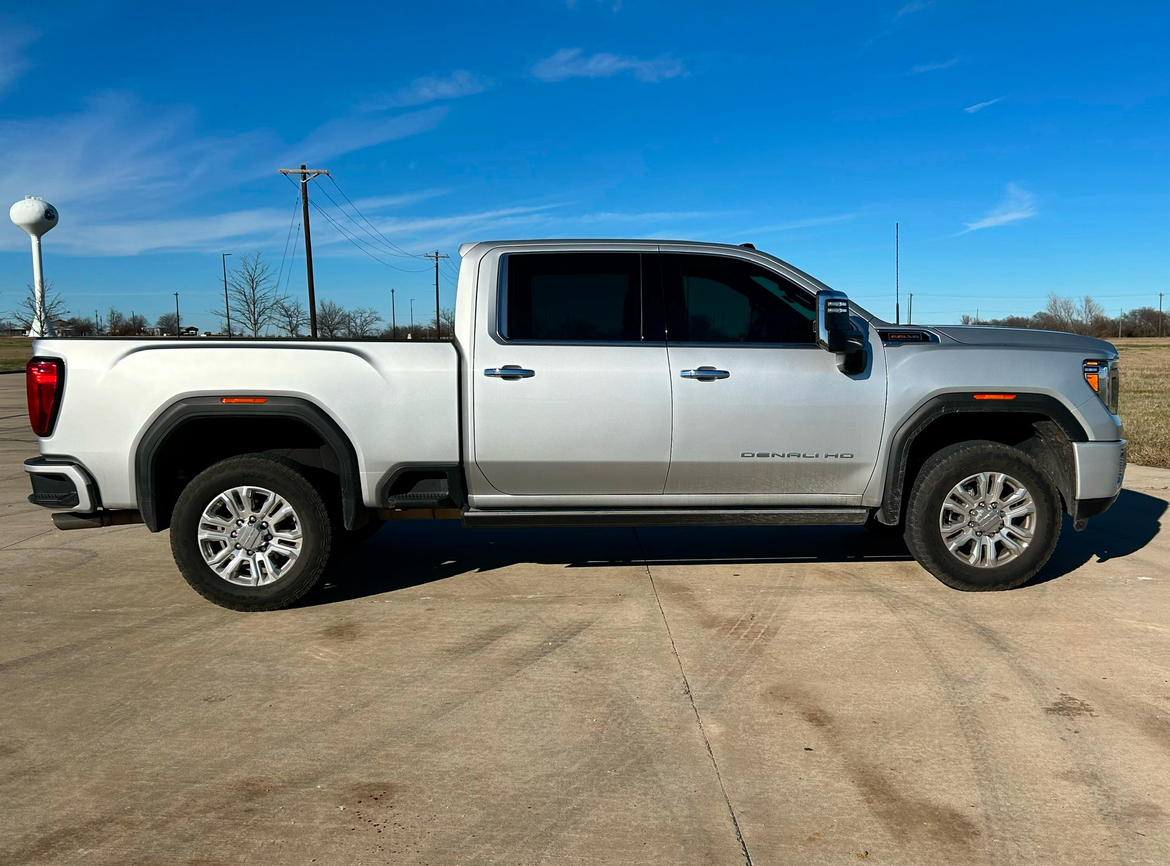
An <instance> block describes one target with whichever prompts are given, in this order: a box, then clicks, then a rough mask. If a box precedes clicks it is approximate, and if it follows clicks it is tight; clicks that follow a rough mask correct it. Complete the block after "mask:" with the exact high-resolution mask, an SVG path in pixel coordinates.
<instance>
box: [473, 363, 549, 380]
mask: <svg viewBox="0 0 1170 866" xmlns="http://www.w3.org/2000/svg"><path fill="white" fill-rule="evenodd" d="M483 374H484V375H485V376H491V377H492V378H493V379H531V378H532V377H533V376H535V375H536V371H535V370H525V369H524V368H523V367H517V366H516V365H515V364H505V365H504V366H503V367H488V368H487V369H486V370H484V371H483Z"/></svg>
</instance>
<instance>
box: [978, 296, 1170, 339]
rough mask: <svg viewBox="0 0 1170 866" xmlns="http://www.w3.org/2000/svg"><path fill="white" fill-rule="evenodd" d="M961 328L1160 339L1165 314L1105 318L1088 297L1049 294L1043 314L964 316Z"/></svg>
mask: <svg viewBox="0 0 1170 866" xmlns="http://www.w3.org/2000/svg"><path fill="white" fill-rule="evenodd" d="M960 321H961V322H962V324H964V325H998V326H1000V327H1004V328H1038V329H1042V330H1046V331H1068V332H1070V333H1073V334H1082V335H1084V336H1086V337H1101V338H1103V339H1108V338H1109V337H1161V336H1164V335H1166V334H1167V333H1168V330H1167V327H1166V324H1167V323H1166V314H1165V313H1161V312H1159V311H1158V310H1157V309H1155V308H1154V307H1136V308H1135V309H1132V310H1126V311H1124V312H1121V311H1119V314H1118V315H1116V316H1109V315H1108V314H1106V312H1105V308H1104V307H1103V306H1102V305H1101V304H1100V303H1098V302H1097V301H1095V300H1093V298H1092V296H1091V295H1085V296H1083V297H1080V298H1065V297H1061V296H1060V295H1058V294H1056V293H1055V292H1051V293H1049V295H1048V301H1047V303H1046V304H1045V306H1044V309H1043V310H1040V311H1038V312H1035V313H1033V314H1032V315H1030V316H1005V317H1003V318H1002V319H982V318H979V317H978V316H968V315H964V316H963V317H962V319H961V320H960Z"/></svg>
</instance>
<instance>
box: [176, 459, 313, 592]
mask: <svg viewBox="0 0 1170 866" xmlns="http://www.w3.org/2000/svg"><path fill="white" fill-rule="evenodd" d="M242 485H255V486H258V487H265V488H267V489H269V490H272V491H274V492H276V493H278V494H279V495H280V496H282V497H285V498H286V499H288V501H289V504H291V505H292V507H293V510H294V511H296V513H297V517H298V518H299V521H300V527H301V535H302V539H303V541H302V547H301V553H300V556H298V557H297V560H296V562H294V563H293V566H292V568H291V569H289V572H288V574H286V575H283V576H282V577H280V578H279V579H278V580H276V581H274V582H273V583H270V584H267V585H265V586H255V587H253V586H239V585H236V584H234V583H230V582H229V581H227V580H224V579H223V578H221V577H220V576H219V575H217V574H216V573H215V572H214V571H212V570H211V568H210V566H208V565H207V563H206V562H205V561H204V559H203V555H202V553H201V552H200V550H199V541H198V528H199V521H200V518H201V517H202V514H203V509H204V508H206V507H207V505H208V504H209V503H210V502H211V501H212V500H213V499H214V498H215V497H216V496H218V495H219V494H220V493H223V492H224V491H225V490H229V489H231V488H233V487H239V486H242ZM331 541H332V535H331V527H330V520H329V512H328V509H327V508H326V506H325V503H324V502H323V501H322V499H321V496H320V494H319V493H318V492H317V490H316V489H315V488H314V487H313V485H312V484H311V483H309V481H308V479H307V478H305V477H304V475H302V474H301V473H300V472H299V471H297V469H296V464H294V463H292V462H291V461H286V460H281V459H274V458H271V457H267V456H260V455H245V456H241V457H232V458H229V459H227V460H223V461H221V462H219V463H216V464H214V465H213V466H210V467H208V468H207V469H205V470H204V471H203V472H201V473H199V475H197V476H196V477H195V478H194V479H192V480H191V482H190V483H189V484H188V485H187V486H186V488H184V490H183V492H182V494H181V495H180V496H179V500H178V502H177V503H176V504H175V509H174V512H173V513H172V516H171V551H172V553H173V554H174V557H175V563H176V564H177V565H178V567H179V571H180V572H181V573H182V575H183V577H184V578H185V579H186V581H187V582H188V583H189V584H190V585H191V586H192V588H193V589H195V591H196V592H198V593H199V594H200V595H202V596H203V597H204V598H206V599H208V600H210V601H213V602H215V603H216V604H218V605H220V606H222V607H227V608H231V609H232V610H245V611H251V610H275V609H278V608H282V607H287V606H289V605H291V604H293V603H294V602H295V601H297V600H298V599H299V598H301V597H302V596H303V595H304V594H305V593H307V592H308V591H309V590H310V589H312V588H313V586H314V585H315V584H316V583H317V581H318V580H320V578H321V576H322V574H323V573H324V571H325V567H326V565H327V564H328V561H329V554H330V548H331Z"/></svg>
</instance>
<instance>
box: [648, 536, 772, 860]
mask: <svg viewBox="0 0 1170 866" xmlns="http://www.w3.org/2000/svg"><path fill="white" fill-rule="evenodd" d="M634 538H635V539H636V540H637V542H638V549H639V551H640V552H641V554H642V564H643V566H644V567H645V569H646V577H647V578H649V580H650V589H651V590H652V591H653V592H654V601H655V603H656V604H657V605H658V613H659V614H661V615H662V624H663V625H664V626H665V627H666V637H667V639H668V640H669V641H670V651H671V653H672V654H673V655H674V660H675V662H676V663H677V664H678V672H679V676H681V677H682V682H683V690H684V691H685V692H686V695H687V700H688V701H690V703H691V712H693V713H694V714H695V723H696V724H697V725H698V726H699V736H701V737H702V738H703V746H704V748H706V750H707V758H708V759H709V760H710V761H711V769H712V770H714V771H715V781H716V782H718V783H719V792H720V793H721V794H722V795H723V802H724V804H725V805H726V806H727V816H728V817H729V818H730V819H731V826H732V829H734V830H735V841H736V842H738V843H739V850H740V853H741V854H742V855H743V862H744V863H745V864H746V866H753V864H752V855H751V853H750V852H749V851H748V847H747V842H745V841H744V838H743V830H742V829H741V828H740V826H739V818H737V817H736V815H735V807H734V806H733V805H732V804H731V797H730V796H729V795H728V793H727V788H726V786H725V785H724V784H723V774H722V773H720V772H719V762H718V761H716V760H715V752H714V751H713V750H712V748H711V740H710V738H708V736H707V729H706V727H705V726H704V725H703V717H702V715H700V713H699V707H698V705H697V704H696V703H695V693H694V691H692V690H691V683H690V680H688V679H687V672H686V668H684V667H683V663H682V656H680V655H679V654H678V646H677V645H676V644H675V642H674V633H673V632H672V631H671V630H670V620H668V619H667V618H666V610H665V608H663V606H662V598H661V596H659V594H658V584H656V583H655V582H654V573H653V572H652V571H651V570H650V561H649V560H648V559H647V557H646V550H645V548H644V547H642V537H641V536H640V535H639V534H638V530H637V528H635V529H634Z"/></svg>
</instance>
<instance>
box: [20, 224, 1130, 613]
mask: <svg viewBox="0 0 1170 866" xmlns="http://www.w3.org/2000/svg"><path fill="white" fill-rule="evenodd" d="M460 254H461V256H462V266H461V269H460V273H459V285H458V299H457V302H456V310H455V338H454V340H453V341H450V342H447V341H444V342H418V341H404V340H403V341H390V340H346V341H334V340H301V339H297V340H271V339H268V340H249V339H232V340H226V339H222V340H221V339H215V338H210V339H203V340H196V339H192V340H167V339H109V338H95V339H46V340H38V341H36V343H35V346H34V353H35V357H34V359H33V360H32V361H31V362H30V363H29V366H28V374H27V377H28V395H29V416H30V419H31V422H32V425H33V428H34V430H35V431H36V433H37V435H38V436H40V451H41V456H39V457H35V458H33V459H31V460H28V461H27V462H26V463H25V469H26V471H27V472H28V473H29V475H30V477H31V481H32V488H33V493H32V496H30V497H29V498H30V500H31V501H32V502H34V503H36V504H38V505H43V506H46V507H49V508H56V509H59V510H61V513H58V514H54V515H53V519H54V522H55V523H56V525H57V526H58V527H59V528H61V529H75V528H84V527H97V526H109V525H112V524H124V523H138V522H141V523H145V524H146V527H147V529H149V530H150V531H152V532H158V531H161V530H164V529H168V528H169V529H170V539H171V548H172V550H173V552H174V557H175V561H176V563H177V564H178V567H179V571H180V572H182V574H183V576H184V577H185V578H186V579H187V581H188V582H189V583H190V584H191V586H192V587H194V588H195V589H196V590H197V591H198V592H199V593H201V594H202V595H204V596H205V597H207V598H208V599H210V600H211V601H213V602H215V603H217V604H221V605H224V606H225V607H230V608H234V609H237V610H267V609H274V608H279V607H284V606H287V605H289V604H292V603H293V602H295V601H296V600H297V599H299V598H300V597H302V596H303V595H304V594H305V593H306V592H308V591H309V589H310V588H311V587H312V586H313V585H314V584H315V583H316V582H317V580H318V579H319V578H320V577H321V575H322V573H323V572H324V570H325V569H326V567H327V565H328V563H329V560H330V555H331V553H332V552H335V551H337V550H338V549H340V548H343V547H344V546H346V545H350V544H354V543H358V542H360V541H361V540H363V539H364V538H366V537H368V536H369V535H370V534H372V533H373V532H375V531H376V530H377V528H378V527H379V526H380V525H381V524H382V522H383V521H385V520H392V519H411V518H419V517H423V518H456V519H460V520H462V521H463V524H464V525H465V526H471V527H475V526H618V525H620V526H643V525H664V524H670V525H678V524H693V525H700V526H710V525H716V524H868V525H870V526H871V527H873V528H874V529H877V530H882V529H883V528H884V529H895V530H896V531H898V532H901V533H903V534H904V537H905V540H906V544H907V545H908V546H909V549H910V551H911V552H912V553H913V555H914V557H915V558H916V559H917V560H918V562H920V563H921V564H922V565H923V567H925V568H926V569H927V570H928V571H930V572H931V573H932V574H934V575H935V576H936V577H938V578H939V579H940V580H941V581H943V582H944V583H945V584H947V585H948V586H951V587H954V588H956V589H962V590H994V589H1009V588H1012V587H1015V586H1019V585H1020V584H1022V583H1024V582H1025V581H1027V580H1028V579H1029V578H1031V577H1032V576H1033V575H1035V574H1036V573H1037V572H1038V571H1039V570H1040V569H1041V568H1042V567H1043V566H1044V564H1045V563H1046V562H1047V560H1048V558H1049V556H1050V555H1051V554H1052V551H1053V549H1054V548H1055V546H1056V543H1057V539H1058V537H1059V534H1060V528H1061V522H1062V512H1067V513H1068V514H1069V515H1070V516H1071V518H1072V522H1073V525H1074V526H1075V527H1076V528H1077V529H1078V530H1079V529H1082V528H1084V526H1085V523H1086V521H1087V520H1088V519H1089V518H1090V517H1092V516H1093V515H1096V514H1100V513H1101V512H1103V511H1104V510H1105V509H1107V508H1108V507H1109V506H1110V504H1111V503H1112V502H1113V501H1114V499H1115V498H1116V497H1117V495H1118V492H1119V490H1120V488H1121V482H1122V475H1123V473H1124V469H1125V441H1124V440H1123V439H1122V429H1121V420H1120V418H1118V415H1117V390H1118V379H1117V352H1116V350H1115V349H1114V347H1113V346H1112V345H1110V344H1109V343H1107V342H1104V341H1101V340H1095V339H1090V338H1087V337H1079V336H1074V335H1071V334H1064V333H1053V332H1044V331H1017V330H1008V329H998V328H978V327H974V328H973V327H922V326H900V325H892V324H890V323H888V322H883V321H881V320H880V319H878V318H876V317H875V316H873V315H871V314H870V313H868V312H866V311H865V310H863V309H861V308H860V307H858V306H857V305H856V304H854V303H852V302H850V301H849V300H848V299H847V298H846V296H845V295H844V294H842V293H841V292H836V291H832V290H830V289H828V288H827V287H825V286H824V285H823V284H821V283H820V282H818V281H817V280H815V279H813V278H812V277H810V276H808V275H807V274H805V273H802V272H801V271H799V270H797V269H796V268H794V267H792V266H791V265H788V264H786V263H785V262H782V261H780V260H779V259H776V258H774V257H772V256H769V255H766V254H764V253H762V252H758V251H756V250H755V249H754V248H752V247H750V246H749V245H745V246H742V247H736V246H724V245H718V244H698V243H675V242H657V241H508V242H485V243H477V244H466V245H464V246H463V247H462V248H461V249H460Z"/></svg>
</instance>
